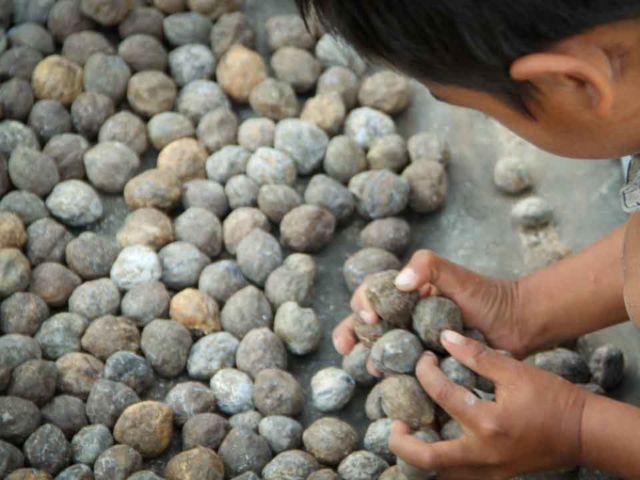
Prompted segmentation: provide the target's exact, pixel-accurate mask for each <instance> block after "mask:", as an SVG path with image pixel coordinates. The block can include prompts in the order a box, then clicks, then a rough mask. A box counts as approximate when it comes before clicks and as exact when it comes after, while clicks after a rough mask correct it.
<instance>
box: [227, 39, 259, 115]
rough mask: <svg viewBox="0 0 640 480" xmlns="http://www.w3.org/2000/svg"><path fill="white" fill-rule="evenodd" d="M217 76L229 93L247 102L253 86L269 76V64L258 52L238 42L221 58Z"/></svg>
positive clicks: (241, 101)
mask: <svg viewBox="0 0 640 480" xmlns="http://www.w3.org/2000/svg"><path fill="white" fill-rule="evenodd" d="M216 78H217V79H218V83H219V84H220V87H222V89H223V90H224V91H225V93H226V94H227V95H229V96H230V97H231V98H232V99H233V100H235V101H236V102H238V103H241V104H245V103H248V101H249V94H250V93H251V90H253V87H255V86H256V85H258V84H259V83H260V82H262V81H263V80H265V79H266V78H267V66H266V64H265V62H264V60H263V59H262V57H261V56H260V55H259V54H258V53H257V52H255V51H253V50H249V49H248V48H247V47H245V46H243V45H237V44H236V45H233V46H231V48H229V50H227V53H225V54H224V56H223V57H222V58H221V59H220V62H219V63H218V67H217V68H216Z"/></svg>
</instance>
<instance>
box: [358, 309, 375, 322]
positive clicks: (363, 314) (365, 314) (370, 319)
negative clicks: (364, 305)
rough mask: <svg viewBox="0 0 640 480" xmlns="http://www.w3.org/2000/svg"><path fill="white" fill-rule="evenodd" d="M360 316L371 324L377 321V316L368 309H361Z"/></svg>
mask: <svg viewBox="0 0 640 480" xmlns="http://www.w3.org/2000/svg"><path fill="white" fill-rule="evenodd" d="M358 316H359V317H360V318H361V319H362V321H363V322H364V323H368V324H369V325H374V324H375V323H376V317H375V315H373V314H372V313H370V312H367V311H366V310H360V311H359V312H358Z"/></svg>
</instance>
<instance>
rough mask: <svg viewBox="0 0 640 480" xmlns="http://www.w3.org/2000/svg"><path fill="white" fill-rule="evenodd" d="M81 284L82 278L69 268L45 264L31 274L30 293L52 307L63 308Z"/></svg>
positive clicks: (57, 264) (55, 264) (50, 263)
mask: <svg viewBox="0 0 640 480" xmlns="http://www.w3.org/2000/svg"><path fill="white" fill-rule="evenodd" d="M81 283H82V280H81V279H80V277H78V275H76V274H75V273H73V272H72V271H71V270H69V269H68V268H66V267H64V266H62V265H60V264H59V263H53V262H45V263H41V264H40V265H38V266H37V267H36V268H35V269H34V270H33V272H32V273H31V283H30V285H29V291H30V292H31V293H35V294H36V295H38V296H39V297H40V298H42V299H43V300H44V301H45V302H46V303H47V305H49V306H50V307H61V306H63V305H65V304H66V303H67V301H68V300H69V297H70V296H71V294H72V293H73V291H74V290H75V289H76V287H78V286H79V285H80V284H81Z"/></svg>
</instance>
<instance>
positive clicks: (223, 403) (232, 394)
mask: <svg viewBox="0 0 640 480" xmlns="http://www.w3.org/2000/svg"><path fill="white" fill-rule="evenodd" d="M211 390H212V391H213V393H214V395H215V397H216V402H217V405H218V408H219V409H220V410H221V411H222V412H223V413H225V414H227V415H236V414H239V413H242V412H246V411H250V410H253V408H254V404H253V381H252V380H251V377H249V375H247V374H246V373H244V372H241V371H240V370H235V369H232V368H223V369H221V370H219V371H218V372H216V374H215V375H214V376H213V378H212V379H211ZM256 428H257V425H256Z"/></svg>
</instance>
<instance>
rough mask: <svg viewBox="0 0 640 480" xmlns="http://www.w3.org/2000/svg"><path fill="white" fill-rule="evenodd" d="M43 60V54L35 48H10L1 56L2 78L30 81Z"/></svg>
mask: <svg viewBox="0 0 640 480" xmlns="http://www.w3.org/2000/svg"><path fill="white" fill-rule="evenodd" d="M42 58H43V57H42V54H41V53H40V52H39V51H38V50H36V49H35V48H30V47H13V48H10V49H9V50H7V51H5V52H4V53H3V54H2V55H1V56H0V77H1V78H12V77H13V78H21V79H23V80H26V81H30V80H31V76H32V75H33V72H34V71H35V69H36V67H37V65H38V64H39V63H40V62H41V61H42Z"/></svg>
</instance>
